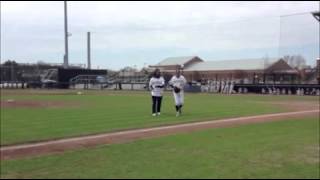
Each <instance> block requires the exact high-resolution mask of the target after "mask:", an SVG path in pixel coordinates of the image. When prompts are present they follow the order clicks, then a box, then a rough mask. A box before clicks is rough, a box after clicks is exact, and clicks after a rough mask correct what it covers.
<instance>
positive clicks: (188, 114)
mask: <svg viewBox="0 0 320 180" xmlns="http://www.w3.org/2000/svg"><path fill="white" fill-rule="evenodd" d="M318 109H319V97H315V96H269V95H265V96H262V95H217V94H205V93H204V94H188V93H187V94H186V97H185V107H184V109H183V115H182V116H180V117H175V110H174V102H173V98H172V94H171V93H169V92H168V93H165V96H164V99H163V107H162V112H161V115H160V116H158V117H152V116H151V97H150V94H149V92H139V91H135V92H128V91H81V92H80V93H79V92H78V91H74V90H1V148H2V151H1V156H2V157H1V178H168V177H171V178H320V174H319V173H320V172H319V170H320V167H319V165H320V164H319V163H320V162H319V158H320V157H319V153H320V148H319V140H320V137H319V112H318V111H317V110H318ZM295 113H296V114H295ZM240 122H241V123H240ZM168 129H170V131H169V130H168ZM138 132H139V133H140V134H137V133H138ZM117 133H118V134H117ZM119 133H122V134H119ZM101 135H105V136H110V137H108V138H109V140H108V141H102V140H101V138H104V137H105V136H103V137H102V136H101ZM120 135H121V136H126V137H122V138H121V137H120ZM88 137H90V138H93V139H94V140H95V141H93V140H91V141H90V142H88V141H84V140H85V139H86V138H88ZM98 137H99V138H100V139H99V142H98V140H97V138H98ZM72 138H74V139H72ZM75 139H77V142H78V144H77V145H75V146H72V148H64V147H65V145H64V146H63V147H62V146H59V148H58V149H55V151H52V152H51V151H50V150H48V148H47V149H46V151H45V153H43V152H44V151H40V150H39V149H38V150H39V151H38V153H37V149H36V150H34V149H31V150H33V151H32V152H35V153H37V154H36V155H35V154H32V153H29V154H28V153H25V151H23V150H21V151H15V152H18V153H19V156H18V155H17V156H15V154H14V152H13V151H10V148H13V149H15V150H17V149H19V148H21V147H24V148H25V147H27V146H28V148H30V145H31V146H32V145H34V144H35V146H33V147H31V148H34V147H37V146H36V145H37V143H38V145H39V147H40V146H41V147H44V146H46V145H52V144H55V145H57V144H59V143H60V144H61V143H62V142H63V141H64V143H66V142H68V145H69V146H71V144H72V143H74V142H75ZM65 140H67V141H65ZM86 140H88V139H86ZM93 142H94V143H93ZM103 142H105V143H103ZM41 143H42V144H41ZM50 143H51V144H50ZM48 147H50V146H48ZM6 148H7V151H8V153H9V154H10V155H8V156H7V155H5V153H7V152H4V150H5V149H6ZM8 149H9V150H8ZM11 150H12V149H11ZM31 150H30V152H31Z"/></svg>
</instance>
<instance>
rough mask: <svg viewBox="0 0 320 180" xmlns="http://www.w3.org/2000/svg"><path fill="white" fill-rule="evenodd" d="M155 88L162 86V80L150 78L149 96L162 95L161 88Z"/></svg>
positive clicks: (161, 78)
mask: <svg viewBox="0 0 320 180" xmlns="http://www.w3.org/2000/svg"><path fill="white" fill-rule="evenodd" d="M157 86H164V79H163V77H160V78H155V77H152V78H151V79H150V82H149V88H150V89H151V95H152V96H157V97H159V96H162V93H163V87H157Z"/></svg>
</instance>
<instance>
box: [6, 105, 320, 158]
mask: <svg viewBox="0 0 320 180" xmlns="http://www.w3.org/2000/svg"><path fill="white" fill-rule="evenodd" d="M301 117H319V110H317V109H315V110H308V111H297V112H286V113H276V114H266V115H258V116H249V117H238V118H229V119H222V120H214V121H205V122H194V123H186V124H178V125H170V126H163V127H154V128H145V129H136V130H127V131H122V132H115V133H105V134H99V135H90V136H84V137H75V138H66V139H61V140H52V141H46V142H39V143H31V144H22V145H13V146H4V147H1V148H0V153H1V159H2V160H5V159H14V158H19V157H27V156H38V155H43V154H51V153H61V152H64V151H66V150H75V149H80V148H87V147H94V146H97V145H101V144H115V143H125V142H131V141H134V140H138V139H147V138H152V137H159V136H165V135H170V134H177V133H185V132H192V131H199V130H204V129H210V128H221V127H230V126H236V125H241V124H250V123H261V122H266V121H279V120H285V119H296V118H301Z"/></svg>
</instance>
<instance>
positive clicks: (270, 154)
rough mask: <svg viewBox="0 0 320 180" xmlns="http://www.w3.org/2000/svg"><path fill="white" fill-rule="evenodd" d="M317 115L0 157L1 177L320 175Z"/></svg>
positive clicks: (242, 176)
mask: <svg viewBox="0 0 320 180" xmlns="http://www.w3.org/2000/svg"><path fill="white" fill-rule="evenodd" d="M319 140H320V139H319V120H318V118H307V119H304V120H288V121H278V122H268V123H262V124H250V125H242V126H237V127H232V128H221V129H210V130H205V131H199V132H193V133H183V134H177V135H171V136H166V137H159V138H154V139H148V140H139V141H135V142H132V143H127V144H114V145H107V146H106V145H105V146H98V147H96V148H93V149H82V150H78V151H69V152H65V153H64V154H56V155H46V156H41V157H33V158H25V159H19V160H6V161H2V162H1V178H320V175H319V173H320V172H319V158H320V157H319V150H320V149H319Z"/></svg>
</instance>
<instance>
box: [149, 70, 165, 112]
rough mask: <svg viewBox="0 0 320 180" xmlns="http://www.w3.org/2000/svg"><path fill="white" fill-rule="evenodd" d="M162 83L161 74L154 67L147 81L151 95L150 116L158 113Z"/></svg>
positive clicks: (163, 82)
mask: <svg viewBox="0 0 320 180" xmlns="http://www.w3.org/2000/svg"><path fill="white" fill-rule="evenodd" d="M164 85H165V81H164V78H163V77H162V76H161V73H160V70H159V69H156V70H155V71H154V73H153V76H152V78H151V79H150V82H149V88H150V90H151V96H152V116H157V115H158V116H159V115H160V112H161V101H162V94H163V88H164Z"/></svg>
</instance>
